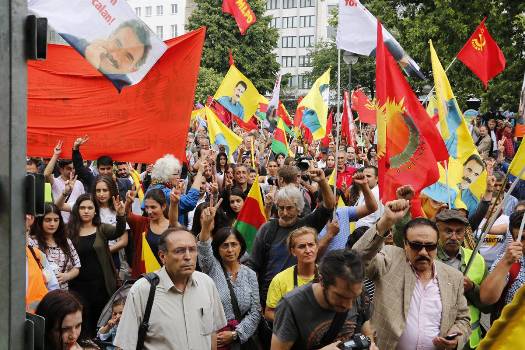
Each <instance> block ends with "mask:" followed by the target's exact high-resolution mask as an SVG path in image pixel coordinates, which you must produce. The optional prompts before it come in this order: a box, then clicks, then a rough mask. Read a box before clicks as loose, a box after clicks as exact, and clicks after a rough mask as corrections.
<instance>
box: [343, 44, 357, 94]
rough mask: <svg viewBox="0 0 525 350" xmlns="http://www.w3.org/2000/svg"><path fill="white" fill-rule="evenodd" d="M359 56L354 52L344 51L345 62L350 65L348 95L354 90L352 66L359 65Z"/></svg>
mask: <svg viewBox="0 0 525 350" xmlns="http://www.w3.org/2000/svg"><path fill="white" fill-rule="evenodd" d="M358 59H359V56H357V55H356V54H355V53H353V52H349V51H343V61H345V63H346V64H347V65H348V93H350V90H351V88H352V65H353V64H356V63H357V60H358Z"/></svg>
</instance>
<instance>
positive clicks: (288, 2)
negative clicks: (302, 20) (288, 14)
mask: <svg viewBox="0 0 525 350" xmlns="http://www.w3.org/2000/svg"><path fill="white" fill-rule="evenodd" d="M295 7H297V0H283V9H292V8H295Z"/></svg>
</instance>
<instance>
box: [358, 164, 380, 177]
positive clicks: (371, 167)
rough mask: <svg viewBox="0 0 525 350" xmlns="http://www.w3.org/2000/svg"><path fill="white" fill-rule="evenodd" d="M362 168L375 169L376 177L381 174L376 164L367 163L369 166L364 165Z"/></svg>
mask: <svg viewBox="0 0 525 350" xmlns="http://www.w3.org/2000/svg"><path fill="white" fill-rule="evenodd" d="M362 169H363V170H365V169H372V170H373V171H374V175H375V176H376V177H377V176H378V175H379V173H378V170H377V167H376V166H373V165H367V166H365V167H363V168H362Z"/></svg>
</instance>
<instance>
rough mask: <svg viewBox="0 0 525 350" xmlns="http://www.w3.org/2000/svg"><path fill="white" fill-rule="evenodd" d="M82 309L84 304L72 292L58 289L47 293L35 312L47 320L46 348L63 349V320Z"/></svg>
mask: <svg viewBox="0 0 525 350" xmlns="http://www.w3.org/2000/svg"><path fill="white" fill-rule="evenodd" d="M78 311H82V304H81V303H80V301H79V300H78V299H77V298H76V297H75V296H74V295H73V294H71V293H69V292H67V291H65V290H62V289H56V290H53V291H50V292H49V293H47V294H46V295H45V296H44V298H43V299H42V300H41V301H40V303H39V304H38V307H37V308H36V311H35V314H36V315H39V316H42V317H43V318H44V319H45V320H46V328H45V344H46V345H45V348H46V349H62V322H63V321H64V318H65V317H66V316H67V315H70V314H73V313H76V312H78Z"/></svg>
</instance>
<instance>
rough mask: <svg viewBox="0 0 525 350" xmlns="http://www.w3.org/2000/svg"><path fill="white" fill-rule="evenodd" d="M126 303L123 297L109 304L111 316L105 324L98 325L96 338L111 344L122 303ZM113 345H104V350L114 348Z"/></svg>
mask: <svg viewBox="0 0 525 350" xmlns="http://www.w3.org/2000/svg"><path fill="white" fill-rule="evenodd" d="M125 303H126V299H125V298H121V299H117V300H115V301H114V302H113V304H112V305H111V318H110V319H109V320H108V322H107V323H106V325H104V326H102V327H100V329H99V330H98V339H100V340H101V341H103V342H105V343H111V344H113V340H114V339H115V335H116V334H117V328H118V323H119V321H120V316H122V311H123V310H124V304H125ZM114 349H116V348H115V347H114V346H112V345H109V346H106V350H114Z"/></svg>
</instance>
